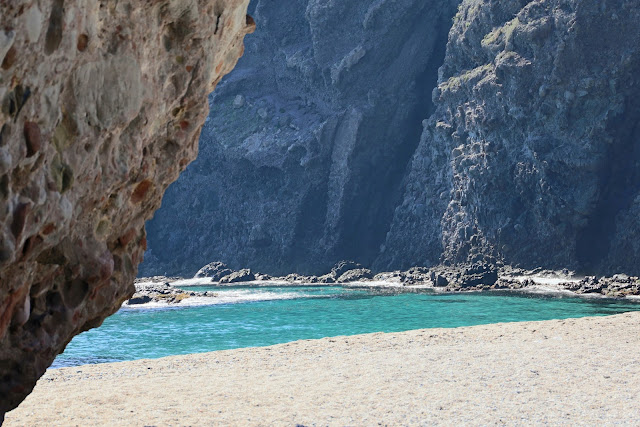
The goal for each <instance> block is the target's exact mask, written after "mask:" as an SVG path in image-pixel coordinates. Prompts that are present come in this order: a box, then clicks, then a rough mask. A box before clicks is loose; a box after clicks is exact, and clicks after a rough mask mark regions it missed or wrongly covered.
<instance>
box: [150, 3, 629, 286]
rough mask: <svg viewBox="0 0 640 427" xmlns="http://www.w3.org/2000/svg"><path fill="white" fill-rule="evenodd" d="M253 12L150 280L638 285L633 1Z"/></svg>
mask: <svg viewBox="0 0 640 427" xmlns="http://www.w3.org/2000/svg"><path fill="white" fill-rule="evenodd" d="M459 3H460V4H459ZM255 7H256V10H255V16H256V20H257V22H258V23H259V26H260V27H261V29H262V33H261V34H260V35H259V36H258V37H255V38H254V39H253V40H252V41H251V42H250V44H249V45H248V51H249V52H250V55H247V57H245V58H243V60H242V61H241V62H240V63H239V65H238V68H237V69H236V70H234V72H233V73H231V74H230V75H229V76H228V78H227V79H225V81H223V83H222V84H221V86H220V88H219V89H220V90H219V91H217V92H216V93H215V94H214V95H213V98H212V106H213V108H212V115H211V117H210V120H209V122H208V123H207V124H206V125H205V129H204V131H203V136H202V145H201V150H202V155H201V156H200V157H199V158H198V159H197V161H196V162H194V163H193V164H192V165H191V166H190V167H189V168H188V169H187V171H186V172H185V174H183V176H182V177H181V178H180V180H178V182H177V183H176V184H175V186H173V187H172V188H170V189H169V191H168V193H167V196H166V198H165V201H164V202H163V208H162V209H161V210H159V211H158V214H157V216H156V218H155V219H154V220H153V221H152V222H151V223H150V226H149V242H150V251H149V252H148V255H149V256H148V257H147V261H145V263H144V264H143V266H142V270H141V271H142V273H144V274H149V275H151V274H183V275H190V274H193V273H195V272H196V271H197V269H198V268H199V267H200V266H202V265H204V264H206V263H208V262H210V261H217V260H219V261H223V262H226V263H227V264H229V266H230V267H233V268H242V267H251V268H254V269H257V270H259V271H264V272H266V273H270V274H285V273H289V272H293V271H295V272H298V273H304V274H309V273H313V274H318V273H321V272H323V271H326V270H327V269H328V268H329V267H330V266H331V265H333V264H334V263H335V262H336V261H338V260H340V259H353V260H355V261H358V262H360V263H362V264H364V265H366V266H370V267H373V268H374V270H376V271H384V270H393V269H406V268H408V267H410V266H412V265H422V266H432V265H435V264H438V263H460V262H464V263H476V262H493V261H496V262H504V263H509V264H515V265H520V266H522V267H525V268H533V267H538V266H542V267H545V268H552V269H561V268H571V269H576V270H577V271H578V272H583V273H597V274H609V273H614V272H617V271H626V272H629V273H633V274H637V273H638V272H640V267H638V263H637V259H638V256H639V255H640V223H639V221H640V220H639V218H640V192H639V190H640V163H639V161H640V148H639V147H640V144H638V142H640V141H638V139H639V138H640V129H639V128H638V126H637V123H638V119H639V118H640V104H639V102H640V101H639V100H640V84H639V83H640V82H639V79H640V77H639V76H640V73H638V71H639V70H640V64H639V61H640V55H639V53H640V52H639V49H640V26H638V25H637V22H639V21H638V18H640V16H639V14H640V6H639V5H638V3H637V2H636V1H629V0H626V1H618V0H615V1H614V0H605V1H598V2H593V1H578V0H544V1H543V0H535V1H528V0H518V1H497V0H465V1H463V2H459V1H447V2H441V1H424V0H421V1H416V0H413V1H412V0H402V1H386V0H376V1H374V0H370V1H357V2H356V1H340V2H338V1H320V0H295V1H293V0H292V1H290V2H286V4H285V3H284V2H283V3H281V4H274V2H266V1H260V0H258V1H257V2H256V4H255ZM456 11H457V13H456ZM447 35H448V37H447ZM445 50H446V55H445ZM438 68H439V75H437V76H436V70H437V69H438ZM432 102H433V103H432ZM420 135H421V136H420Z"/></svg>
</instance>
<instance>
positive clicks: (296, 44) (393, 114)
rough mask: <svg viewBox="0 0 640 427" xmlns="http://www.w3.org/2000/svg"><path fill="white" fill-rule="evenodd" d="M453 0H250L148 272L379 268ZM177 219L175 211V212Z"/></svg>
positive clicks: (158, 227)
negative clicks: (218, 263)
mask: <svg viewBox="0 0 640 427" xmlns="http://www.w3.org/2000/svg"><path fill="white" fill-rule="evenodd" d="M457 5H458V0H448V1H446V2H442V1H432V0H429V1H424V0H401V1H387V0H376V1H364V2H362V1H336V2H333V1H332V2H327V1H320V0H292V1H287V2H279V3H278V2H276V3H274V2H267V1H264V0H257V1H255V2H254V3H253V4H252V6H253V7H255V13H253V12H252V15H253V16H254V17H255V19H256V21H257V22H258V24H259V27H260V33H259V34H256V35H255V36H253V37H252V38H251V40H250V41H248V43H247V52H248V55H246V56H245V57H244V58H243V59H242V60H241V61H240V63H239V64H238V67H237V68H236V69H235V70H234V72H233V73H232V74H230V75H229V76H228V77H227V78H226V79H225V80H224V81H223V83H222V84H221V85H220V87H219V88H218V90H216V92H215V94H214V95H213V96H212V99H211V103H212V109H211V115H210V120H209V121H208V122H207V124H206V125H205V128H204V129H203V133H202V139H201V154H200V156H199V157H198V159H197V160H196V161H195V162H194V163H193V164H192V165H191V166H190V167H189V168H188V169H187V170H186V171H185V173H184V174H183V175H182V176H181V179H180V180H179V181H178V182H177V183H176V184H175V185H174V186H172V187H171V188H170V189H169V190H168V192H167V195H166V196H165V199H164V202H163V207H162V209H160V210H159V211H158V213H157V214H156V216H155V218H154V219H153V220H152V221H151V222H150V224H149V226H148V229H149V244H150V251H149V252H148V254H147V256H146V261H145V263H144V264H143V265H142V266H141V271H142V274H162V273H164V272H167V273H171V274H184V275H192V274H194V273H195V272H196V271H197V270H198V268H200V267H201V266H203V265H205V264H207V263H208V262H210V261H212V260H222V261H224V262H226V263H227V264H229V265H230V266H231V267H234V268H243V267H252V268H255V269H258V270H261V271H266V272H269V273H272V274H286V273H290V272H291V271H292V270H295V271H298V272H301V273H321V272H325V271H326V270H328V269H329V268H330V266H332V265H333V264H334V263H335V261H337V260H339V259H345V258H347V259H354V260H357V261H360V262H362V263H366V264H370V263H371V262H372V261H373V260H374V258H375V257H376V256H377V254H378V251H379V247H380V244H381V243H383V242H384V239H385V235H386V233H387V231H388V229H389V226H390V223H391V219H392V217H393V211H394V209H395V206H396V205H397V204H398V202H399V200H400V196H401V194H402V192H401V188H402V179H403V176H404V174H405V171H406V167H407V164H408V163H409V160H410V158H411V156H412V155H413V152H414V151H415V148H416V146H417V144H418V142H419V139H420V133H421V132H422V125H421V122H422V120H423V119H424V118H425V117H427V116H428V115H429V114H430V113H431V111H432V103H431V91H432V89H433V87H435V85H436V83H437V69H438V67H439V66H440V65H441V64H442V61H443V58H444V52H445V46H446V40H447V34H448V32H449V28H450V25H451V18H452V17H453V15H454V14H455V11H456V7H457ZM176 218H177V219H176Z"/></svg>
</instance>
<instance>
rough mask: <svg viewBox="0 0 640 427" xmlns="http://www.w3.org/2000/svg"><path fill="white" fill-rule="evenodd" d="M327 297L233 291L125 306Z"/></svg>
mask: <svg viewBox="0 0 640 427" xmlns="http://www.w3.org/2000/svg"><path fill="white" fill-rule="evenodd" d="M317 297H325V296H324V295H309V294H305V293H302V292H268V291H267V292H261V291H254V290H243V289H240V290H233V291H220V292H218V296H216V297H205V296H195V297H190V298H186V299H183V300H182V301H181V302H180V303H178V304H169V303H167V302H164V301H153V302H148V303H145V304H134V305H128V304H125V305H123V306H122V307H123V308H126V309H134V310H135V309H154V308H155V309H158V308H180V307H197V306H205V305H222V304H241V303H250V302H262V301H276V300H291V299H301V298H317Z"/></svg>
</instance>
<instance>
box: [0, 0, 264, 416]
mask: <svg viewBox="0 0 640 427" xmlns="http://www.w3.org/2000/svg"><path fill="white" fill-rule="evenodd" d="M247 3H248V1H247V0H222V1H216V2H210V1H205V0H191V1H184V2H179V1H155V2H151V3H150V4H146V5H145V6H144V7H142V5H140V4H138V3H137V2H129V1H107V0H104V1H92V2H85V1H80V0H76V1H73V0H40V1H33V0H13V1H8V2H7V1H3V2H0V64H1V66H0V107H1V108H0V379H1V380H0V419H2V418H3V414H4V413H5V412H6V411H8V410H10V409H12V408H14V407H15V406H17V405H18V403H20V401H21V400H22V399H23V398H24V397H25V396H26V395H27V394H28V393H29V392H30V391H31V389H32V388H33V386H34V384H35V382H36V380H37V379H38V378H39V377H40V376H41V375H42V374H43V373H44V372H45V370H46V368H47V367H48V366H49V365H50V364H51V362H52V361H53V359H54V357H55V356H56V355H57V354H58V353H60V352H62V350H63V349H64V347H65V346H66V344H67V343H68V342H69V341H70V340H71V338H72V337H73V336H74V335H76V334H78V333H80V332H82V331H84V330H87V329H90V328H93V327H96V326H98V325H100V324H101V323H102V320H103V319H104V318H105V317H106V316H108V315H109V314H111V313H113V312H114V311H116V310H117V309H118V308H119V307H120V305H121V304H122V302H123V301H125V300H126V299H128V298H129V297H130V296H131V295H132V294H133V293H134V287H133V279H134V277H135V276H136V273H137V264H138V263H139V262H140V261H141V260H142V257H143V252H144V250H145V249H146V237H145V230H144V221H145V220H147V219H149V218H150V217H151V216H152V214H153V212H154V211H155V210H156V209H157V208H158V207H159V205H160V200H161V197H162V194H163V192H164V190H165V189H166V187H167V186H168V185H169V184H170V183H171V182H173V181H174V180H175V179H176V178H177V177H178V174H179V173H180V172H181V171H182V170H183V169H184V168H185V167H186V165H187V164H188V163H189V162H190V161H192V160H193V159H194V158H195V157H196V154H197V147H198V137H199V135H200V128H201V126H202V124H203V123H204V121H205V119H206V117H207V114H208V105H207V101H206V94H208V93H209V92H211V91H212V90H213V88H214V87H215V85H216V84H217V83H218V82H219V81H220V79H221V78H222V76H223V75H224V74H225V73H228V72H229V71H230V70H231V69H232V67H233V66H234V65H235V63H236V61H237V59H238V57H239V56H241V55H242V52H243V43H242V39H243V36H244V35H245V34H246V33H248V32H251V31H252V30H253V28H254V27H255V25H254V24H253V22H252V20H251V19H250V18H247V16H246V10H247Z"/></svg>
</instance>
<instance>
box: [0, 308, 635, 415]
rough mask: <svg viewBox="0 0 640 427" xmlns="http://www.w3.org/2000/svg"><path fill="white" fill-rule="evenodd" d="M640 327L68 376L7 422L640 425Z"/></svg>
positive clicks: (563, 329) (375, 343) (558, 327)
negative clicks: (638, 357) (537, 423)
mask: <svg viewBox="0 0 640 427" xmlns="http://www.w3.org/2000/svg"><path fill="white" fill-rule="evenodd" d="M639 327H640V312H633V313H624V314H617V315H613V316H605V317H586V318H579V319H565V320H549V321H536V322H515V323H497V324H491V325H480V326H471V327H461V328H450V329H423V330H413V331H407V332H400V333H373V334H365V335H354V336H341V337H332V338H322V339H317V340H304V341H295V342H291V343H286V344H278V345H274V346H270V347H253V348H244V349H237V350H223V351H217V352H212V353H200V354H192V355H187V356H171V357H166V358H162V359H154V360H149V359H146V360H136V361H131V362H118V363H110V364H99V365H82V366H77V367H71V368H60V369H56V370H52V371H47V373H46V374H45V375H44V376H43V378H41V379H40V381H39V382H38V384H37V386H36V388H35V390H34V392H33V393H32V394H31V395H30V396H29V397H28V398H27V399H26V400H25V401H24V402H23V403H22V404H21V405H20V407H19V408H18V409H16V410H14V411H12V412H9V413H8V414H7V416H6V420H5V425H6V426H14V425H15V426H17V425H69V424H81V425H88V424H96V425H106V424H109V425H144V424H147V425H148V424H155V425H176V424H178V425H187V424H198V423H203V422H205V423H207V424H214V425H221V424H246V425H264V424H277V425H283V424H286V425H292V424H305V425H310V424H328V425H344V424H362V423H365V424H371V423H378V422H382V423H390V424H423V423H436V424H437V423H443V422H446V423H452V422H467V423H469V422H470V423H474V424H478V423H479V424H483V423H497V422H502V423H507V424H513V423H531V422H534V423H535V422H539V423H554V424H555V423H595V422H598V423H625V424H633V423H640V401H639V400H638V399H637V396H638V395H639V394H640V363H638V361H637V357H636V356H637V349H638V348H640V334H638V333H637V331H638V328H639ZM310 385H311V386H310Z"/></svg>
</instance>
